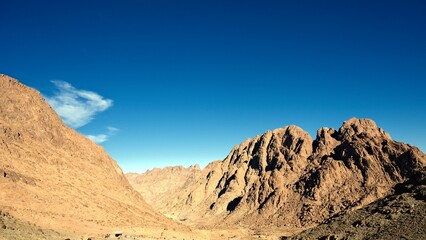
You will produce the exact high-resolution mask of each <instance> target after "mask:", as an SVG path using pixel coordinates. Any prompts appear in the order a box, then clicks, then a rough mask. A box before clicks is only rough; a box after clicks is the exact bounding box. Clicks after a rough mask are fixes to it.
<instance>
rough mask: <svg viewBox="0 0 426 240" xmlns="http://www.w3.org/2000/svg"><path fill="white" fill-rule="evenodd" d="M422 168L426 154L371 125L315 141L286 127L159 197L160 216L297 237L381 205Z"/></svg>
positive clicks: (346, 126)
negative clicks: (284, 230)
mask: <svg viewBox="0 0 426 240" xmlns="http://www.w3.org/2000/svg"><path fill="white" fill-rule="evenodd" d="M425 166H426V157H425V154H424V153H422V152H421V151H420V150H419V149H417V148H415V147H412V146H410V145H408V144H404V143H400V142H396V141H393V140H392V139H391V137H390V136H389V134H387V133H386V132H384V131H383V130H382V129H381V128H379V127H377V126H376V124H375V123H374V122H373V121H372V120H368V119H355V118H352V119H350V120H348V121H346V122H344V123H343V125H342V127H341V128H340V129H339V130H334V129H332V128H321V129H319V130H318V133H317V137H316V139H315V140H312V138H311V137H310V136H309V134H308V133H307V132H305V131H303V130H302V129H300V128H298V127H296V126H288V127H284V128H280V129H276V130H274V131H268V132H266V133H265V134H263V135H262V136H257V137H255V138H254V139H248V140H246V141H245V142H243V143H241V144H240V145H239V146H236V147H234V148H233V149H232V150H231V152H230V153H229V155H228V156H227V157H226V158H225V159H224V160H223V161H217V162H213V163H211V164H210V165H208V166H207V167H206V168H205V169H203V171H202V173H201V174H200V177H199V178H198V179H189V180H188V181H187V182H186V183H185V187H183V188H181V189H180V190H178V191H175V193H170V192H168V193H167V198H164V196H162V197H163V198H164V199H169V200H168V204H167V207H166V208H163V209H161V210H162V211H163V212H164V213H174V214H179V218H185V219H186V218H188V219H190V220H193V221H195V222H199V223H201V224H204V225H212V224H213V225H216V224H219V225H220V224H225V225H226V224H230V223H233V224H235V223H239V224H241V225H246V226H249V227H253V228H257V227H261V226H275V227H288V228H289V229H297V228H302V227H307V226H311V225H315V224H317V223H320V222H321V221H323V220H324V219H327V218H329V217H330V216H333V215H335V214H337V213H340V212H343V211H346V210H349V209H353V208H358V207H361V206H364V205H366V204H368V203H371V202H373V201H375V200H377V199H379V198H382V197H385V196H387V195H389V194H391V193H392V191H393V190H392V189H393V187H394V186H395V185H396V184H397V183H401V182H403V181H405V180H408V179H410V177H412V176H413V175H414V174H416V173H417V172H418V171H420V170H421V169H423V168H424V167H425Z"/></svg>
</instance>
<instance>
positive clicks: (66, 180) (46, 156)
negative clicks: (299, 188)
mask: <svg viewBox="0 0 426 240" xmlns="http://www.w3.org/2000/svg"><path fill="white" fill-rule="evenodd" d="M0 156H1V159H0V173H1V176H0V189H1V191H0V210H1V211H2V212H5V213H8V214H10V216H12V217H14V218H16V219H19V220H22V221H27V222H29V223H31V224H36V225H37V226H38V227H40V228H45V229H54V230H56V231H60V232H67V233H78V234H79V233H91V234H98V233H99V234H101V233H105V232H110V231H113V230H120V229H132V228H138V229H139V230H140V231H145V229H149V231H152V232H153V234H154V235H158V236H160V235H161V233H162V232H163V231H164V229H167V231H169V232H170V231H174V230H176V231H178V232H179V231H181V232H188V231H189V230H188V228H187V227H183V226H182V225H180V224H177V223H175V222H173V221H171V220H169V219H168V218H166V217H164V216H163V215H161V214H159V213H158V212H156V211H154V210H153V209H152V208H151V207H150V206H149V205H148V204H147V203H146V202H145V201H144V200H143V198H142V197H141V195H140V194H139V193H138V192H136V191H135V190H133V188H132V187H131V186H130V184H129V183H128V181H127V179H126V178H125V177H124V175H123V173H122V171H121V169H120V167H119V166H118V165H117V163H116V162H115V161H114V160H113V159H111V158H110V156H108V154H106V153H105V151H104V149H103V148H102V147H100V146H98V145H96V144H95V143H94V142H92V141H91V140H89V139H88V138H86V137H84V136H82V135H80V134H79V133H77V132H76V131H74V130H73V129H71V128H68V127H67V126H65V125H64V123H63V122H62V121H61V119H60V118H59V116H58V115H57V114H56V113H55V111H54V110H53V109H52V108H51V107H50V106H49V105H48V103H47V102H46V101H45V100H44V99H43V97H42V96H41V95H40V93H39V92H37V91H36V90H34V89H31V88H29V87H26V86H24V85H22V84H21V83H19V82H18V81H17V80H15V79H13V78H10V77H8V76H5V75H0ZM154 230H155V231H154ZM129 231H130V230H129ZM149 231H148V230H147V232H149Z"/></svg>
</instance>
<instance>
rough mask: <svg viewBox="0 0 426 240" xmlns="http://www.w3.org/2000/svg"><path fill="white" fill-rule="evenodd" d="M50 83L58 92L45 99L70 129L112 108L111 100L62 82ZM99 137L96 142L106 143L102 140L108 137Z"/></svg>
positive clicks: (82, 124) (86, 122) (84, 123)
mask: <svg viewBox="0 0 426 240" xmlns="http://www.w3.org/2000/svg"><path fill="white" fill-rule="evenodd" d="M52 83H53V84H55V86H56V88H57V89H58V92H56V93H55V94H54V95H53V96H45V98H46V100H47V102H48V103H49V104H50V105H51V106H52V108H53V109H55V111H56V112H57V113H58V114H59V116H61V118H62V120H64V122H65V124H67V125H68V126H70V127H72V128H79V127H81V126H84V125H86V124H88V123H89V122H90V121H92V120H93V118H94V116H95V115H96V114H97V113H100V112H103V111H105V110H107V109H108V108H109V107H111V106H112V100H111V99H106V98H104V97H102V96H101V95H99V94H97V93H95V92H91V91H87V90H81V89H76V88H75V87H73V86H72V85H71V84H69V83H67V82H64V81H52ZM101 135H104V134H101ZM101 135H98V136H97V137H98V139H97V140H99V142H104V141H106V140H104V141H102V140H103V139H107V138H108V136H105V137H103V136H101ZM89 136H91V135H89ZM93 137H95V136H93Z"/></svg>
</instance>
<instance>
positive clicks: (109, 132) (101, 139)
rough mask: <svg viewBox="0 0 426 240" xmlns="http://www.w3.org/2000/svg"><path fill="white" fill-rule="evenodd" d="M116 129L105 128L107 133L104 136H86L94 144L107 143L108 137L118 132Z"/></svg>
mask: <svg viewBox="0 0 426 240" xmlns="http://www.w3.org/2000/svg"><path fill="white" fill-rule="evenodd" d="M118 130H119V129H118V128H115V127H107V132H106V133H104V134H98V135H86V137H88V138H89V139H90V140H92V141H94V142H95V143H103V142H106V141H108V139H109V137H111V136H113V135H115V134H116V133H117V132H118Z"/></svg>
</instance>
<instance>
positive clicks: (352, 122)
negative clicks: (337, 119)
mask: <svg viewBox="0 0 426 240" xmlns="http://www.w3.org/2000/svg"><path fill="white" fill-rule="evenodd" d="M339 133H340V134H341V135H342V137H343V138H345V139H350V138H352V137H354V136H356V137H360V136H369V137H370V138H376V137H383V138H386V139H389V140H391V137H390V135H389V134H388V133H386V132H385V131H384V130H383V129H382V128H379V127H378V126H377V125H376V123H375V122H374V121H373V120H371V119H367V118H360V119H358V118H354V117H353V118H351V119H349V120H347V121H345V122H343V125H342V126H341V127H340V128H339Z"/></svg>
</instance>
